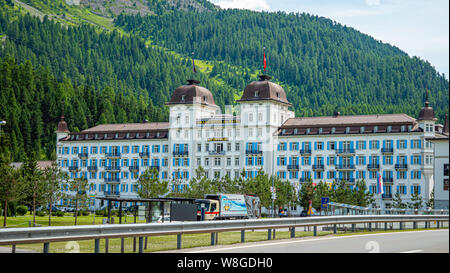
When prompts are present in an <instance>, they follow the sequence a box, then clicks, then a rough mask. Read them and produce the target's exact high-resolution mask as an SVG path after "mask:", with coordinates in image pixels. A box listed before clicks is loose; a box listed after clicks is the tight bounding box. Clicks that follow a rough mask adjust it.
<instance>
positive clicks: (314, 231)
mask: <svg viewBox="0 0 450 273" xmlns="http://www.w3.org/2000/svg"><path fill="white" fill-rule="evenodd" d="M313 235H314V236H317V226H313Z"/></svg>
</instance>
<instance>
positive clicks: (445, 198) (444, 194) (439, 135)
mask: <svg viewBox="0 0 450 273" xmlns="http://www.w3.org/2000/svg"><path fill="white" fill-rule="evenodd" d="M427 140H429V141H431V142H432V143H434V208H435V209H449V194H448V186H449V185H448V184H449V183H448V181H449V179H448V173H449V163H448V157H449V131H448V115H445V123H444V128H443V129H442V130H440V131H439V132H436V135H435V137H432V138H427Z"/></svg>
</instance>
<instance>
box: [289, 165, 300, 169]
mask: <svg viewBox="0 0 450 273" xmlns="http://www.w3.org/2000/svg"><path fill="white" fill-rule="evenodd" d="M287 169H288V170H298V169H299V166H298V164H295V165H294V164H291V165H287Z"/></svg>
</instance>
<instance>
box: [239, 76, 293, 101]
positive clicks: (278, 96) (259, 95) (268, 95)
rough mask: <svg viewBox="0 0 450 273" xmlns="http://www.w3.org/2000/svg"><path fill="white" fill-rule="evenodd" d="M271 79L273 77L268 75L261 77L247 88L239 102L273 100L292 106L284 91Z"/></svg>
mask: <svg viewBox="0 0 450 273" xmlns="http://www.w3.org/2000/svg"><path fill="white" fill-rule="evenodd" d="M270 79H271V77H269V76H267V75H260V76H259V81H254V82H252V83H250V84H249V85H247V86H246V87H245V89H244V93H243V94H242V97H241V99H240V100H238V101H241V102H242V101H260V100H273V101H276V102H280V103H284V104H288V105H291V103H289V101H288V100H287V97H286V93H285V92H284V89H283V88H282V87H281V86H279V85H278V84H276V83H273V82H271V81H270Z"/></svg>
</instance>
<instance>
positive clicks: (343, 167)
mask: <svg viewBox="0 0 450 273" xmlns="http://www.w3.org/2000/svg"><path fill="white" fill-rule="evenodd" d="M336 169H337V170H353V169H355V165H354V164H336Z"/></svg>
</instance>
